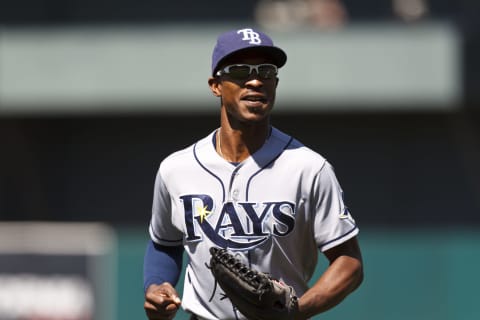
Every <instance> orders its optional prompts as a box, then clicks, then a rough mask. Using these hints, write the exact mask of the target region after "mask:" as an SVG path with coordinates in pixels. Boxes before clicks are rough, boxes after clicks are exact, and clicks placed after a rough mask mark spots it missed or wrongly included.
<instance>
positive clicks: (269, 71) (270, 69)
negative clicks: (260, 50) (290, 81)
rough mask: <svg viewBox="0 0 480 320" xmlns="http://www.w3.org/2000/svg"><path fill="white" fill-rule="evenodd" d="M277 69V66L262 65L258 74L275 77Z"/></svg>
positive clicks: (267, 77)
mask: <svg viewBox="0 0 480 320" xmlns="http://www.w3.org/2000/svg"><path fill="white" fill-rule="evenodd" d="M276 74H277V69H276V68H275V66H270V65H261V66H259V67H258V75H259V76H260V77H262V78H264V79H270V78H273V77H275V75H276Z"/></svg>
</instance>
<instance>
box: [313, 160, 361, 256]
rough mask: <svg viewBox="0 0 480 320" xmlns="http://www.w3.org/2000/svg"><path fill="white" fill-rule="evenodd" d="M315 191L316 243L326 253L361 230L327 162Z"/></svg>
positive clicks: (318, 177) (321, 171)
mask: <svg viewBox="0 0 480 320" xmlns="http://www.w3.org/2000/svg"><path fill="white" fill-rule="evenodd" d="M314 189H315V191H314V197H315V199H314V203H315V217H314V228H315V230H314V232H315V241H316V243H317V246H318V248H319V249H320V250H321V251H326V250H328V249H331V248H333V247H335V246H337V245H339V244H341V243H343V242H345V241H347V240H348V239H350V238H353V237H354V236H356V235H357V234H358V231H359V230H358V227H357V225H356V223H355V220H354V219H353V217H352V215H351V214H350V212H349V210H348V208H347V206H346V205H345V203H344V199H343V191H342V188H341V187H340V184H339V182H338V180H337V177H336V176H335V173H334V171H333V168H332V166H331V165H330V163H328V162H326V163H325V165H324V166H323V167H322V169H321V170H320V172H319V173H318V176H317V179H316V183H315V185H314Z"/></svg>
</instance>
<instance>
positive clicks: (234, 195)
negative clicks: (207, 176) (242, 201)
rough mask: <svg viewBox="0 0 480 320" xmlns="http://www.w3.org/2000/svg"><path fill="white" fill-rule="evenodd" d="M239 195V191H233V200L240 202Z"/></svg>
mask: <svg viewBox="0 0 480 320" xmlns="http://www.w3.org/2000/svg"><path fill="white" fill-rule="evenodd" d="M239 194H240V192H239V191H238V189H235V190H233V192H232V196H233V199H234V200H238V195H239Z"/></svg>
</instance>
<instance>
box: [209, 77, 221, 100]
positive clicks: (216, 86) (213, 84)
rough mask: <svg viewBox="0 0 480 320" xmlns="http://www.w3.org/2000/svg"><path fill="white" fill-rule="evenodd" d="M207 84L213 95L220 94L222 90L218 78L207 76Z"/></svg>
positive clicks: (217, 95)
mask: <svg viewBox="0 0 480 320" xmlns="http://www.w3.org/2000/svg"><path fill="white" fill-rule="evenodd" d="M208 86H209V87H210V90H211V91H212V93H213V95H214V96H215V97H221V96H222V90H221V86H220V81H219V80H218V78H214V77H210V78H208Z"/></svg>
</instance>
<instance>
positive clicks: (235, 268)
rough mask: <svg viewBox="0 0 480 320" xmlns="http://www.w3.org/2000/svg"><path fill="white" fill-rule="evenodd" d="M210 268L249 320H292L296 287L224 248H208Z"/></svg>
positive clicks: (296, 307) (295, 306) (295, 309)
mask: <svg viewBox="0 0 480 320" xmlns="http://www.w3.org/2000/svg"><path fill="white" fill-rule="evenodd" d="M210 254H211V258H210V266H209V268H210V270H211V272H212V274H213V276H214V277H215V279H216V281H217V283H218V284H219V285H220V287H221V288H222V289H223V291H224V292H225V294H226V295H227V297H228V298H230V301H231V302H232V303H233V305H234V306H235V307H236V308H237V309H238V311H240V312H241V313H242V314H243V315H244V316H245V317H247V318H248V319H250V320H287V319H288V320H292V319H295V316H296V314H297V312H298V298H297V296H296V295H295V290H294V289H293V288H292V287H291V286H288V285H285V284H283V283H281V282H279V281H277V280H275V279H273V278H272V277H270V276H269V275H267V274H265V273H262V272H259V271H256V270H252V269H250V268H249V267H247V266H246V265H245V264H243V263H242V262H240V260H238V259H237V258H235V257H234V256H233V255H232V254H230V253H229V252H228V251H227V250H225V249H219V248H215V247H212V248H210Z"/></svg>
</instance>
